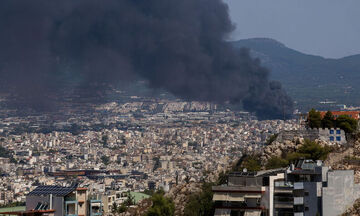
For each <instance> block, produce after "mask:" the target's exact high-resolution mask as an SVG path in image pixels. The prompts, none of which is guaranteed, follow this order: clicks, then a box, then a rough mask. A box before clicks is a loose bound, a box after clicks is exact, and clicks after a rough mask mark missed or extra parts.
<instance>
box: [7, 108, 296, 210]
mask: <svg viewBox="0 0 360 216" xmlns="http://www.w3.org/2000/svg"><path fill="white" fill-rule="evenodd" d="M129 115H130V114H129ZM107 120H108V119H104V121H107ZM71 121H74V119H72V120H71ZM114 121H115V122H116V120H114ZM128 121H129V122H127V121H126V122H125V123H124V122H121V127H112V128H108V129H101V130H85V131H81V132H80V133H70V132H61V131H53V132H50V133H21V134H11V133H9V134H7V135H6V136H2V137H1V139H0V145H1V146H2V147H3V148H4V149H7V150H8V151H9V152H11V156H12V158H11V159H10V158H0V173H1V175H0V205H1V204H7V203H11V202H15V201H18V202H23V201H25V197H26V195H27V194H28V193H29V192H30V191H32V190H34V189H35V188H36V187H37V186H39V185H58V186H69V185H71V184H72V183H74V182H78V183H79V185H80V186H81V187H85V188H89V190H91V191H92V192H96V193H98V194H105V193H107V192H108V191H132V192H142V191H145V190H155V189H159V188H163V189H164V190H165V191H167V190H169V189H170V188H171V187H173V186H174V185H176V184H182V183H184V182H199V181H201V180H202V179H204V178H209V173H212V174H216V173H217V172H220V171H222V170H223V169H225V168H226V167H228V166H229V165H230V164H231V163H232V162H233V161H236V160H237V159H239V158H240V157H241V155H242V152H244V151H245V150H246V151H260V150H261V148H262V146H263V145H264V143H265V142H266V140H267V139H268V137H270V136H271V135H272V134H274V133H279V131H283V130H295V129H299V128H301V127H302V126H301V125H300V124H299V122H298V121H297V120H288V121H281V120H272V121H257V120H254V119H252V118H251V117H249V115H248V114H245V113H237V112H233V111H216V112H170V111H169V112H166V113H163V112H162V113H154V114H150V113H144V114H142V115H135V114H132V117H131V118H130V119H129V120H128ZM102 123H103V124H105V122H102ZM79 124H80V123H79ZM81 124H83V123H81ZM124 125H125V126H124ZM127 125H128V127H127ZM7 130H9V128H7Z"/></svg>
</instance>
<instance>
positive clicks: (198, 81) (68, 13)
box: [0, 0, 293, 119]
mask: <svg viewBox="0 0 360 216" xmlns="http://www.w3.org/2000/svg"><path fill="white" fill-rule="evenodd" d="M0 29H1V33H0V78H1V80H2V81H1V82H2V83H3V84H5V85H6V86H7V87H6V88H5V90H4V89H3V91H13V92H16V93H17V94H19V95H21V96H23V98H27V101H28V102H29V103H42V102H43V101H45V102H46V101H50V100H51V97H50V96H49V95H51V93H52V92H58V91H59V90H60V89H62V88H64V86H67V85H69V80H71V82H70V83H72V85H73V86H74V87H76V86H86V85H87V84H89V83H92V82H103V83H109V84H113V83H117V82H119V80H121V81H124V80H131V79H135V78H138V77H140V78H142V79H146V80H147V81H148V82H149V85H150V87H152V88H163V89H166V90H167V91H169V92H171V93H173V94H174V95H176V96H178V97H180V98H183V99H187V100H199V101H209V102H215V103H220V104H221V103H227V102H230V103H235V104H237V103H243V107H244V108H245V109H247V110H248V111H251V112H255V113H256V114H257V115H258V116H259V117H260V118H263V119H267V118H283V116H285V117H290V116H291V114H292V110H293V102H292V100H291V99H290V98H289V97H288V96H287V94H286V93H285V92H284V90H283V89H282V88H281V85H280V84H279V83H277V82H271V81H269V78H268V77H269V71H268V70H267V69H266V68H264V67H262V66H261V64H260V61H259V60H256V59H252V58H251V57H250V55H249V52H248V51H247V50H244V49H242V50H238V49H234V48H233V47H232V46H231V44H230V43H228V42H226V38H227V36H228V35H229V34H230V33H231V32H232V31H233V29H234V26H233V24H232V22H231V20H230V18H229V14H228V8H227V5H226V4H225V3H223V2H222V1H221V0H181V1H179V0H54V1H48V0H33V1H28V0H2V1H1V2H0Z"/></svg>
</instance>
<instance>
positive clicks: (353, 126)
mask: <svg viewBox="0 0 360 216" xmlns="http://www.w3.org/2000/svg"><path fill="white" fill-rule="evenodd" d="M307 125H308V126H309V127H310V128H340V129H342V130H344V131H345V133H347V134H351V133H353V132H355V131H356V130H357V127H358V121H357V120H356V119H353V118H351V117H349V116H347V115H340V116H338V117H337V118H335V116H334V115H333V114H332V112H331V111H327V112H326V114H325V115H324V117H322V116H321V114H320V112H319V111H316V110H315V109H311V110H310V112H309V115H308V118H307Z"/></svg>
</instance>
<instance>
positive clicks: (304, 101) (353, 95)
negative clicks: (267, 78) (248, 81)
mask: <svg viewBox="0 0 360 216" xmlns="http://www.w3.org/2000/svg"><path fill="white" fill-rule="evenodd" d="M232 43H233V45H234V46H235V47H237V48H241V47H246V48H249V49H250V51H251V55H252V56H253V57H256V58H259V59H260V60H261V62H262V64H263V65H264V66H266V67H268V68H269V69H270V70H271V79H274V80H279V81H281V82H282V83H283V86H284V88H285V89H286V90H287V91H288V93H289V94H290V96H292V97H293V98H294V100H295V101H296V102H297V103H298V107H299V108H300V109H301V110H304V111H305V110H308V109H309V108H311V107H315V108H319V109H330V108H335V107H331V106H337V105H339V104H347V105H354V106H360V55H353V56H349V57H345V58H341V59H327V58H323V57H320V56H315V55H308V54H304V53H301V52H299V51H296V50H293V49H290V48H288V47H286V46H285V45H284V44H282V43H280V42H278V41H276V40H273V39H267V38H254V39H245V40H239V41H235V42H232ZM320 101H334V102H335V103H334V104H330V105H329V104H325V105H324V104H320V103H319V102H320Z"/></svg>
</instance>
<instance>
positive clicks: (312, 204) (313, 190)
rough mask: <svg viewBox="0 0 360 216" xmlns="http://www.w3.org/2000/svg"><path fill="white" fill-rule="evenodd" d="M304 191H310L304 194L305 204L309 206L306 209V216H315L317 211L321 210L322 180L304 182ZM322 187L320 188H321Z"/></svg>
mask: <svg viewBox="0 0 360 216" xmlns="http://www.w3.org/2000/svg"><path fill="white" fill-rule="evenodd" d="M319 183H320V184H319ZM303 184H304V191H307V192H309V195H307V196H305V195H304V206H306V207H309V209H308V210H307V211H306V210H304V216H315V215H316V214H317V213H320V212H321V208H319V207H320V206H321V199H319V198H320V197H321V193H320V194H319V193H317V191H319V190H320V191H321V182H304V183H303ZM319 187H320V188H319Z"/></svg>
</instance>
